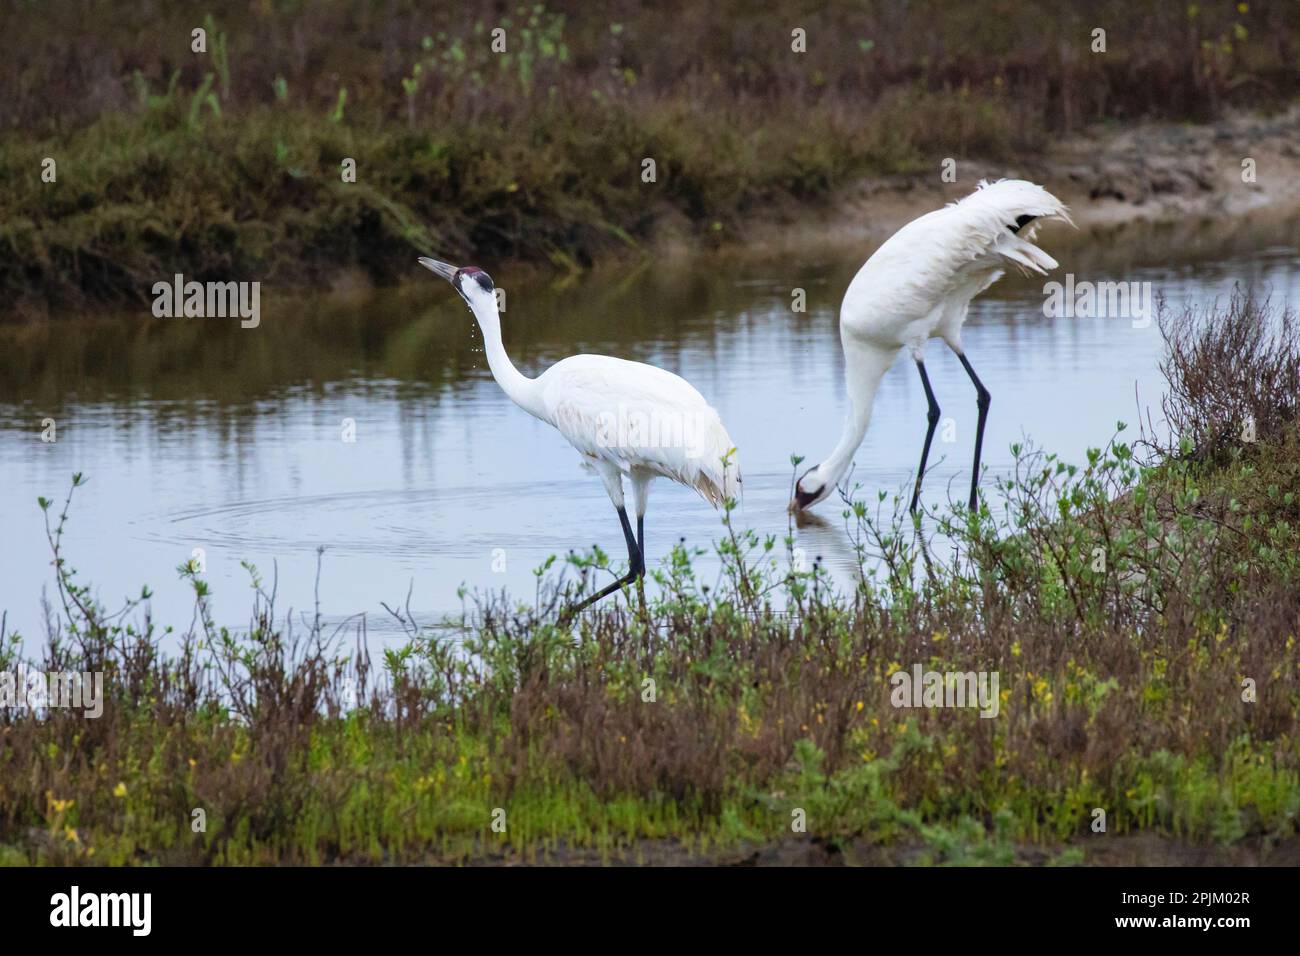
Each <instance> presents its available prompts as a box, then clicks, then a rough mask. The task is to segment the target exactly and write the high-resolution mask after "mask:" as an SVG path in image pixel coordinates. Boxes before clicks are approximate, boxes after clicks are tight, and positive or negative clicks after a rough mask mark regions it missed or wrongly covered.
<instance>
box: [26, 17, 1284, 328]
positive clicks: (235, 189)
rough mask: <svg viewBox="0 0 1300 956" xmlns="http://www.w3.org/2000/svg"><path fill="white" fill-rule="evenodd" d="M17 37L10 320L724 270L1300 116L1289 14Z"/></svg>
mask: <svg viewBox="0 0 1300 956" xmlns="http://www.w3.org/2000/svg"><path fill="white" fill-rule="evenodd" d="M4 10H5V12H4V24H5V26H4V30H3V31H0V89H3V90H4V91H5V96H4V97H2V98H0V143H2V144H3V145H2V146H0V183H3V185H4V188H3V189H0V302H4V303H7V306H6V311H10V310H13V311H15V312H18V313H20V314H23V315H48V314H58V313H60V312H65V311H67V310H69V309H72V308H76V307H77V306H79V305H85V304H87V302H90V301H107V302H118V303H123V302H132V301H139V302H143V301H146V300H147V299H148V296H149V294H150V293H149V288H150V286H151V285H152V284H153V282H155V281H158V280H159V279H160V278H165V277H168V276H170V275H172V274H173V273H176V272H182V273H184V274H185V275H186V276H187V277H191V278H197V279H200V280H207V279H223V280H225V279H230V278H239V279H249V280H251V279H260V280H263V281H273V282H277V283H280V284H282V285H286V286H291V285H293V284H294V283H298V282H305V281H314V282H322V281H324V282H330V281H334V280H336V279H338V277H339V276H340V274H341V273H343V272H345V271H346V270H348V269H349V268H350V267H355V268H356V269H359V270H362V271H363V272H364V273H365V274H366V275H367V276H368V277H369V278H370V279H373V280H375V281H379V282H384V281H388V280H391V279H392V278H393V277H394V276H395V275H397V274H399V273H402V272H405V271H406V270H407V269H408V268H409V260H410V257H411V255H412V253H413V252H414V251H416V250H418V251H420V252H429V251H431V250H433V251H442V252H443V253H444V254H446V255H449V256H450V255H453V254H454V255H457V256H461V257H464V258H469V257H473V258H476V259H480V260H484V259H485V260H490V259H492V258H494V257H500V256H518V257H524V258H529V259H535V260H538V261H540V262H545V263H550V264H553V265H554V266H557V267H560V268H565V269H571V268H576V267H580V266H583V265H585V264H588V263H590V262H592V261H594V260H595V259H597V258H599V257H602V256H608V255H617V254H620V253H622V252H626V251H628V250H632V249H635V248H636V247H637V246H639V245H643V244H645V243H646V242H648V241H653V240H654V239H655V238H656V237H657V236H660V235H663V234H665V233H667V234H671V235H674V236H677V237H685V238H687V239H688V240H690V241H695V242H703V243H716V242H725V241H727V239H728V238H729V237H732V236H739V235H740V234H742V231H743V224H744V222H745V219H746V216H747V215H749V214H751V213H752V212H753V211H755V210H758V209H764V210H770V209H771V208H772V207H773V206H774V205H779V204H781V203H787V204H808V203H815V202H818V201H820V200H823V199H824V198H826V197H827V196H829V195H831V194H833V193H834V191H835V190H836V189H837V188H839V187H841V186H843V185H844V184H846V183H848V182H851V181H853V180H855V179H856V178H859V177H862V176H870V175H878V174H887V173H894V172H902V171H909V170H915V169H918V168H932V167H935V166H936V164H937V162H938V160H939V159H940V158H942V157H945V156H958V157H972V156H975V157H985V158H993V159H1005V158H1012V157H1017V156H1026V155H1032V154H1035V153H1036V152H1038V151H1040V150H1042V149H1043V148H1044V146H1045V145H1046V144H1048V143H1049V142H1050V141H1051V139H1052V138H1053V137H1056V136H1058V135H1060V134H1065V133H1070V132H1072V131H1076V130H1078V129H1080V128H1082V127H1083V126H1085V125H1086V124H1089V123H1092V122H1094V121H1098V120H1105V121H1108V122H1115V121H1124V120H1131V119H1135V118H1139V117H1165V118H1175V119H1186V120H1204V119H1207V118H1210V117H1213V116H1215V115H1216V114H1218V113H1219V112H1221V111H1222V110H1223V109H1225V108H1226V107H1229V106H1233V105H1241V106H1248V107H1250V108H1267V107H1269V106H1273V105H1277V104H1280V103H1283V102H1286V101H1287V100H1289V99H1290V98H1291V97H1292V96H1293V95H1294V93H1295V92H1296V89H1297V86H1300V79H1298V76H1300V74H1298V72H1297V71H1296V69H1295V62H1296V58H1297V55H1300V10H1298V9H1297V7H1296V5H1295V4H1293V3H1289V2H1282V0H1253V2H1250V3H1227V2H1202V3H1189V4H1184V3H1159V4H1132V3H1128V2H1123V0H1094V2H1083V3H1080V2H1076V0H1027V2H1014V3H1013V2H1009V0H1005V2H1004V0H980V2H974V3H957V4H952V3H946V2H937V0H918V2H910V3H902V2H865V3H858V4H805V3H800V2H794V0H781V2H777V3H768V4H761V5H756V4H748V3H743V2H740V0H720V2H716V3H709V4H699V3H692V2H668V3H658V4H654V5H642V4H639V3H633V2H630V0H623V2H608V0H605V2H582V3H577V2H554V0H552V2H551V3H548V4H540V3H539V4H532V3H524V4H520V3H517V2H506V0H468V2H465V3H458V4H455V5H454V6H438V5H430V4H426V3H419V2H416V0H389V2H387V3H383V4H373V3H367V2H361V0H341V2H334V3H301V2H294V0H281V2H273V0H258V2H253V3H248V2H246V0H241V2H233V0H231V2H220V0H213V2H209V3H203V4H192V3H170V2H167V3H164V2H160V0H130V2H124V0H109V2H90V0H85V2H73V0H62V2H53V3H45V2H35V0H6V2H5V3H4ZM200 26H202V27H204V28H205V29H206V31H207V52H206V53H202V54H198V53H193V52H191V31H192V30H193V29H195V28H197V27H200ZM1099 26H1100V27H1104V28H1105V29H1106V31H1107V52H1106V53H1105V54H1104V55H1101V54H1093V53H1092V52H1090V48H1089V47H1090V43H1091V31H1092V30H1093V29H1094V28H1095V27H1099ZM498 27H499V28H502V29H504V30H505V31H506V52H504V53H493V52H492V50H491V40H492V37H491V31H492V30H493V29H495V28H498ZM796 27H798V28H802V29H804V30H806V31H807V45H808V46H807V49H808V52H807V53H805V54H796V53H793V52H792V51H791V31H792V29H794V28H796ZM46 157H50V158H53V159H55V160H56V161H57V164H58V167H57V168H58V182H57V183H56V184H46V183H43V182H42V181H41V178H40V176H41V169H42V166H41V163H42V160H43V159H44V158H46ZM345 157H351V158H353V159H355V160H356V163H357V181H356V183H352V184H345V183H343V182H342V181H341V176H340V163H341V162H342V160H343V159H344V158H345ZM645 157H652V158H654V159H655V161H656V163H657V167H658V169H657V173H658V181H657V183H655V184H654V185H653V186H648V185H645V184H643V183H642V182H641V179H640V173H641V161H642V159H643V158H645Z"/></svg>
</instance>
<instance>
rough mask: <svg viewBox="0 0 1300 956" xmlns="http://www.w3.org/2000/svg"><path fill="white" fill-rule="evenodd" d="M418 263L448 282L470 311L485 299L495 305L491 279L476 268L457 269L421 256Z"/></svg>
mask: <svg viewBox="0 0 1300 956" xmlns="http://www.w3.org/2000/svg"><path fill="white" fill-rule="evenodd" d="M418 261H419V263H420V265H422V266H424V267H425V268H426V269H428V270H429V271H430V272H432V273H433V274H434V275H438V276H442V277H443V278H444V279H446V280H447V281H448V282H450V283H451V287H452V288H453V289H455V290H456V291H457V292H459V293H460V295H461V298H463V299H464V300H465V301H466V302H468V303H469V306H470V308H471V309H472V308H474V305H475V303H481V302H483V300H484V299H485V298H486V299H492V300H493V301H494V303H495V299H496V287H495V286H494V285H493V284H492V277H491V276H490V275H488V274H487V273H486V272H484V271H483V270H482V269H480V268H479V267H478V266H462V267H460V268H457V267H456V266H453V265H450V264H449V263H446V262H439V261H438V260H437V259H429V258H427V257H424V256H421V257H420V259H419V260H418ZM484 304H486V303H484Z"/></svg>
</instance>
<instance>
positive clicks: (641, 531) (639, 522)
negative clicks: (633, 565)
mask: <svg viewBox="0 0 1300 956" xmlns="http://www.w3.org/2000/svg"><path fill="white" fill-rule="evenodd" d="M636 549H637V550H638V551H639V552H641V575H642V577H644V576H645V515H637V516H636Z"/></svg>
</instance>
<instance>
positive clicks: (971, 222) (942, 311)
mask: <svg viewBox="0 0 1300 956" xmlns="http://www.w3.org/2000/svg"><path fill="white" fill-rule="evenodd" d="M1051 219H1059V220H1062V221H1064V222H1070V216H1069V211H1068V210H1067V209H1066V207H1065V206H1064V205H1063V204H1062V203H1061V201H1060V200H1059V199H1057V198H1056V197H1055V196H1053V195H1052V194H1051V193H1049V192H1048V191H1047V190H1046V189H1044V188H1043V187H1041V186H1036V185H1034V184H1033V183H1029V182H1025V181H1024V180H1021V179H1003V180H999V181H998V182H995V183H992V184H989V183H986V182H983V181H981V182H980V184H979V188H977V189H976V190H975V192H973V193H971V194H970V195H969V196H967V197H965V198H964V199H962V200H961V201H960V202H956V203H950V204H949V205H947V206H945V207H944V208H943V209H937V210H935V211H934V212H931V213H927V214H926V215H924V216H921V217H920V218H919V219H914V220H913V221H912V222H909V223H908V224H907V225H906V226H904V227H903V228H902V229H900V230H898V232H896V233H894V235H892V236H890V237H889V239H887V240H886V241H885V243H884V244H883V245H882V246H881V247H880V248H879V249H877V250H876V251H875V253H874V254H873V255H872V256H871V258H870V259H868V260H867V261H866V264H865V265H863V267H862V268H861V269H859V270H858V274H857V275H856V276H854V277H853V281H852V282H851V283H850V284H849V289H848V291H847V292H846V293H845V294H844V302H843V304H842V305H841V306H840V341H841V343H842V344H843V346H844V379H845V383H846V385H847V388H848V393H849V412H848V415H847V416H846V417H845V420H844V432H843V435H842V436H841V438H840V442H839V444H838V445H836V446H835V450H834V451H832V452H831V454H830V457H828V458H827V459H826V460H825V461H823V462H821V464H818V465H815V466H814V467H812V468H810V469H808V471H807V472H805V473H804V474H803V475H802V476H801V477H800V478H799V481H798V482H797V483H796V484H795V492H794V499H793V500H792V501H791V502H790V510H791V511H802V510H804V509H806V508H809V507H811V506H812V505H815V504H816V503H817V502H819V501H821V500H822V499H823V498H825V497H826V496H827V495H829V494H830V493H831V492H832V491H833V490H834V489H835V487H836V485H838V484H839V481H840V479H841V478H843V477H844V474H845V472H847V471H848V469H849V465H850V464H851V463H852V461H853V453H854V452H855V451H857V448H858V446H859V445H860V444H862V439H863V436H865V435H866V433H867V424H868V422H869V421H870V420H871V405H872V402H873V400H874V399H875V395H876V389H877V388H878V387H879V386H880V380H881V378H883V377H884V374H885V372H886V371H887V370H888V369H889V367H890V365H892V364H893V363H894V359H895V358H896V357H897V356H898V353H899V352H900V351H901V350H903V349H904V348H907V349H910V350H911V353H912V360H913V361H914V362H916V367H917V370H918V371H919V372H920V373H921V384H922V386H923V387H924V388H925V399H926V402H927V403H928V404H929V412H928V414H927V420H928V422H929V427H928V428H927V429H926V432H925V444H924V445H923V446H922V448H921V466H920V468H919V469H918V471H917V474H916V488H915V490H914V491H913V493H912V504H911V510H912V511H916V505H917V502H918V501H919V499H920V496H921V479H922V478H924V477H925V464H926V459H927V458H928V457H929V455H930V441H931V439H933V438H934V429H935V426H936V425H937V424H938V423H939V403H938V402H936V401H935V398H934V391H933V389H931V388H930V379H929V376H928V375H926V372H925V361H924V354H923V353H924V349H925V343H926V341H927V340H929V339H931V338H941V339H943V340H944V342H946V343H947V344H948V347H949V348H951V349H952V350H953V351H954V352H956V353H957V358H958V359H960V360H961V364H962V367H963V368H964V369H966V374H967V375H969V376H970V380H971V381H972V382H974V383H975V392H976V395H977V400H976V404H977V407H978V409H979V419H978V422H977V424H976V426H975V464H974V469H973V471H972V474H971V480H970V507H971V510H972V511H973V510H974V509H975V507H976V504H977V503H978V499H977V497H976V489H977V486H978V484H979V473H980V450H981V448H982V446H983V444H984V422H985V418H986V417H987V415H988V410H989V400H990V396H989V391H988V389H986V388H985V387H984V385H983V383H982V382H980V380H979V377H978V376H977V375H976V374H975V369H973V368H972V367H971V364H970V360H969V359H967V358H966V353H965V352H964V351H963V350H962V346H961V327H962V324H963V323H964V322H965V321H966V313H967V309H968V308H969V307H970V301H971V299H973V298H975V296H977V295H979V293H981V292H983V291H984V290H985V289H987V288H988V287H989V286H990V285H992V284H993V283H994V282H996V281H997V280H998V279H999V278H1001V276H1002V273H1003V272H1004V271H1005V269H1006V267H1007V266H1008V265H1014V266H1017V267H1018V268H1020V269H1021V270H1022V271H1024V272H1025V273H1026V274H1028V273H1029V272H1031V271H1032V272H1037V273H1039V274H1042V275H1046V273H1047V270H1049V269H1055V268H1056V266H1057V262H1056V260H1055V259H1053V258H1052V257H1051V256H1049V255H1048V254H1047V253H1045V252H1044V251H1043V250H1042V249H1039V248H1038V247H1037V246H1035V245H1034V244H1033V238H1034V231H1035V229H1036V227H1037V226H1038V224H1039V223H1040V222H1043V221H1046V220H1051ZM1071 224H1072V223H1071Z"/></svg>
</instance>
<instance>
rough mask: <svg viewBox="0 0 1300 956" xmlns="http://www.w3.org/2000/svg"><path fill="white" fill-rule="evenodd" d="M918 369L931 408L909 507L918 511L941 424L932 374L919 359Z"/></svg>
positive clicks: (928, 413) (927, 415)
mask: <svg viewBox="0 0 1300 956" xmlns="http://www.w3.org/2000/svg"><path fill="white" fill-rule="evenodd" d="M916 370H917V371H918V372H920V373H921V384H922V385H924V386H925V400H926V402H927V403H929V406H930V410H929V411H928V412H926V415H925V419H926V421H927V422H929V426H928V427H927V428H926V430H925V444H924V445H923V446H921V467H920V468H919V469H917V472H916V490H915V491H913V492H912V507H911V508H909V509H908V510H909V511H911V512H915V511H916V503H917V502H918V501H920V500H921V479H922V478H924V477H925V462H926V459H928V458H929V457H930V442H931V441H933V440H934V429H935V427H936V426H937V425H938V424H939V403H938V402H936V401H935V400H934V389H932V388H931V387H930V376H928V375H926V374H925V363H924V362H922V361H919V360H918V361H917V363H916Z"/></svg>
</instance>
